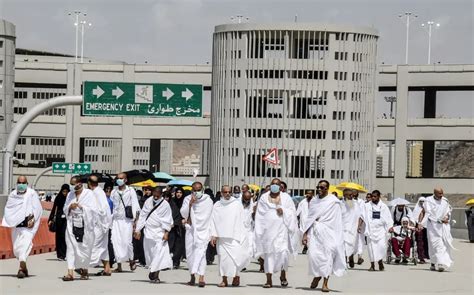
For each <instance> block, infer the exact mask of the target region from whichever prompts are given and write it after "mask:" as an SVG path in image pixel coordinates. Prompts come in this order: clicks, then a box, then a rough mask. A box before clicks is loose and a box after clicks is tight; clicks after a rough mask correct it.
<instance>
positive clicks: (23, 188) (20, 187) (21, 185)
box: [16, 183, 28, 193]
mask: <svg viewBox="0 0 474 295" xmlns="http://www.w3.org/2000/svg"><path fill="white" fill-rule="evenodd" d="M27 188H28V184H26V183H17V185H16V190H17V191H18V192H20V193H23V192H26V189H27Z"/></svg>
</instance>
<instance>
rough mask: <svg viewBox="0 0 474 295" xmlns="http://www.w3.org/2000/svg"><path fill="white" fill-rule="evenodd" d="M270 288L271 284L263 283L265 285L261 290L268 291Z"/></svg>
mask: <svg viewBox="0 0 474 295" xmlns="http://www.w3.org/2000/svg"><path fill="white" fill-rule="evenodd" d="M271 287H273V286H272V284H270V283H265V284H264V285H263V288H264V289H270V288H271Z"/></svg>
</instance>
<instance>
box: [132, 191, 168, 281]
mask: <svg viewBox="0 0 474 295" xmlns="http://www.w3.org/2000/svg"><path fill="white" fill-rule="evenodd" d="M161 195H162V191H161V188H159V187H155V188H154V189H153V197H151V198H148V199H147V200H146V201H145V204H143V208H142V210H141V211H140V217H139V218H138V222H137V227H136V228H135V233H134V237H135V239H137V240H139V239H140V235H141V230H142V229H143V228H145V229H144V231H143V234H144V235H145V236H144V238H143V249H144V252H145V261H146V265H147V266H148V268H149V269H150V274H149V275H148V278H149V279H150V281H152V282H154V283H160V282H161V281H160V277H159V275H160V270H163V269H171V267H173V261H172V260H171V254H170V248H169V246H168V234H169V232H170V230H171V227H172V226H173V215H172V213H171V207H170V205H169V203H168V202H167V201H166V200H165V199H164V198H163V197H162V196H161Z"/></svg>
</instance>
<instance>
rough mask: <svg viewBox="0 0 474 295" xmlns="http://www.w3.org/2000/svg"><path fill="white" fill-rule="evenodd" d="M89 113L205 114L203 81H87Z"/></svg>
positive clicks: (86, 111)
mask: <svg viewBox="0 0 474 295" xmlns="http://www.w3.org/2000/svg"><path fill="white" fill-rule="evenodd" d="M83 97H84V99H83V104H82V107H83V113H84V115H87V116H140V117H202V85H193V84H153V83H122V82H92V81H86V82H84V89H83Z"/></svg>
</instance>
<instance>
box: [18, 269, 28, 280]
mask: <svg viewBox="0 0 474 295" xmlns="http://www.w3.org/2000/svg"><path fill="white" fill-rule="evenodd" d="M16 277H17V278H19V279H23V278H25V277H26V274H25V272H24V271H23V270H22V269H20V270H18V273H17V275H16Z"/></svg>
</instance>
